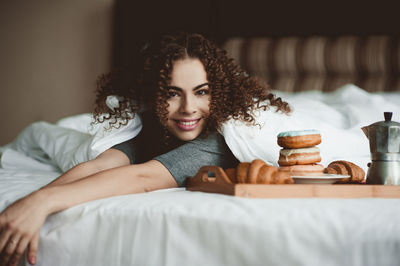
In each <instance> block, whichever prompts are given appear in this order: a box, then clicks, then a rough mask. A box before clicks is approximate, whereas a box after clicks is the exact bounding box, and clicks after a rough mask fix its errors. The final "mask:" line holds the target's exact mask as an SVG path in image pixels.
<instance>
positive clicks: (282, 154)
mask: <svg viewBox="0 0 400 266" xmlns="http://www.w3.org/2000/svg"><path fill="white" fill-rule="evenodd" d="M320 143H321V134H320V132H319V131H318V130H315V129H310V130H297V131H285V132H281V133H279V134H278V145H279V146H280V147H282V149H281V150H280V151H279V160H278V164H279V170H281V171H287V172H289V173H290V175H291V176H295V175H300V176H301V175H303V176H304V175H320V174H322V173H323V171H324V166H323V165H321V164H318V162H320V161H321V155H320V151H319V148H318V147H317V145H318V144H320Z"/></svg>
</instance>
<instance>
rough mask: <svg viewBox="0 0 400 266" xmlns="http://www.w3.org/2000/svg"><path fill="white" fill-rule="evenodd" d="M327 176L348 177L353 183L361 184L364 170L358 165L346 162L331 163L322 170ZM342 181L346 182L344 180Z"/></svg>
mask: <svg viewBox="0 0 400 266" xmlns="http://www.w3.org/2000/svg"><path fill="white" fill-rule="evenodd" d="M324 172H325V173H327V174H340V175H349V176H350V180H351V181H353V182H362V181H364V178H365V172H364V170H363V169H362V168H361V167H359V166H358V165H356V164H354V163H352V162H348V161H341V160H339V161H333V162H331V163H330V164H329V165H328V167H326V168H325V170H324ZM342 181H347V179H344V180H342Z"/></svg>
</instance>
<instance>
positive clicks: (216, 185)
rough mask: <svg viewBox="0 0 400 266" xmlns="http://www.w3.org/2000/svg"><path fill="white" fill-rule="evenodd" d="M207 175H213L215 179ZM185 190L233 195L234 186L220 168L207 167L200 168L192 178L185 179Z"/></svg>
mask: <svg viewBox="0 0 400 266" xmlns="http://www.w3.org/2000/svg"><path fill="white" fill-rule="evenodd" d="M209 173H214V174H215V177H214V176H209ZM186 189H187V190H191V191H204V192H213V193H222V194H228V195H233V191H234V184H232V182H231V180H230V179H229V177H228V176H227V175H226V173H225V171H224V170H223V169H222V168H221V167H219V166H212V165H207V166H203V167H201V168H200V169H199V171H198V172H197V174H196V175H195V176H194V177H190V178H188V179H187V181H186Z"/></svg>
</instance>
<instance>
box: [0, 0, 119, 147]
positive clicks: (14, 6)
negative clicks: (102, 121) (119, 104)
mask: <svg viewBox="0 0 400 266" xmlns="http://www.w3.org/2000/svg"><path fill="white" fill-rule="evenodd" d="M112 18H113V0H84V1H81V0H35V1H30V0H5V1H4V0H3V1H0V36H1V37H0V38H1V41H0V113H1V116H0V125H1V130H0V145H4V144H6V143H8V142H10V141H11V140H12V139H13V138H14V137H15V136H16V135H17V133H18V132H20V131H21V130H22V129H23V128H24V127H26V126H27V125H29V124H30V123H31V122H34V121H37V120H45V121H49V122H55V121H57V120H58V119H60V118H62V117H65V116H69V115H74V114H79V113H83V112H90V111H91V110H92V109H93V102H94V89H95V81H96V78H97V76H98V75H99V74H101V73H104V72H107V71H109V69H110V64H111V51H112V49H111V46H112Z"/></svg>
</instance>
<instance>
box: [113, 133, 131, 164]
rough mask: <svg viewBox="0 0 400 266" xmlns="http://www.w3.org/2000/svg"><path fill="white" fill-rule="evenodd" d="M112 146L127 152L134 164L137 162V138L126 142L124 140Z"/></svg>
mask: <svg viewBox="0 0 400 266" xmlns="http://www.w3.org/2000/svg"><path fill="white" fill-rule="evenodd" d="M111 148H112V149H116V150H119V151H121V152H123V153H125V154H126V156H128V158H129V161H130V163H131V164H134V163H135V162H136V158H137V144H136V140H135V139H134V138H133V139H130V140H127V141H125V142H122V143H120V144H117V145H114V146H112V147H111Z"/></svg>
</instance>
